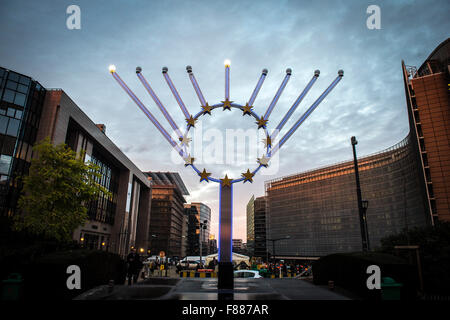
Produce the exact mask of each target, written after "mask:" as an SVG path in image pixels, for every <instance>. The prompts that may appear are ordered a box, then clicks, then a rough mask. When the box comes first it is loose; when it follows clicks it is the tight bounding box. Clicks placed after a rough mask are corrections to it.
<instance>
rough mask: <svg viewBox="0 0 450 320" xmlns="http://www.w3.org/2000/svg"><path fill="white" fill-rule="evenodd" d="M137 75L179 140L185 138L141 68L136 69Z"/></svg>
mask: <svg viewBox="0 0 450 320" xmlns="http://www.w3.org/2000/svg"><path fill="white" fill-rule="evenodd" d="M136 75H137V77H138V78H139V80H141V83H142V84H143V85H144V87H145V89H146V90H147V92H148V93H149V94H150V96H151V97H152V99H153V101H155V103H156V105H157V106H158V108H159V110H161V112H162V114H163V115H164V118H166V120H167V122H169V124H170V126H171V127H172V129H173V130H174V131H175V132H176V134H177V135H178V138H183V134H182V133H181V131H180V129H179V128H178V126H177V124H176V123H175V121H174V120H173V118H172V117H171V116H170V114H169V112H167V109H166V108H165V107H164V105H163V104H162V103H161V101H160V100H159V98H158V96H157V95H156V94H155V92H154V91H153V89H152V87H151V86H150V84H149V83H148V82H147V80H146V79H145V77H144V75H143V74H142V72H141V69H140V68H139V69H137V68H136Z"/></svg>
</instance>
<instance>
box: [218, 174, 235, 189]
mask: <svg viewBox="0 0 450 320" xmlns="http://www.w3.org/2000/svg"><path fill="white" fill-rule="evenodd" d="M232 180H233V179H230V178H228V175H225V178H223V179H220V182H221V183H222V187H231V181H232Z"/></svg>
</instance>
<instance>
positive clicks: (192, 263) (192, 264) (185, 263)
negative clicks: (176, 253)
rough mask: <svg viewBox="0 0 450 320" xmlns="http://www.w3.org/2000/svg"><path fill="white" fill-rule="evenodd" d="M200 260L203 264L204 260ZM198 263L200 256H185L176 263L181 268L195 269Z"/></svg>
mask: <svg viewBox="0 0 450 320" xmlns="http://www.w3.org/2000/svg"><path fill="white" fill-rule="evenodd" d="M202 261H203V265H204V264H205V260H204V259H202ZM199 263H200V258H197V259H195V258H193V257H185V258H184V259H183V260H180V261H179V262H178V264H177V265H179V266H180V267H181V270H195V269H197V266H198V264H199Z"/></svg>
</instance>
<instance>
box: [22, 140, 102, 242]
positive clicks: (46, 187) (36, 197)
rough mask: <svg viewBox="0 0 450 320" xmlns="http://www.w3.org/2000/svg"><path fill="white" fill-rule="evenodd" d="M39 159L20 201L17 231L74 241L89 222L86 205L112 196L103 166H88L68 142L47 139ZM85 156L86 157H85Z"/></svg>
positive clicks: (37, 147) (39, 146) (25, 179)
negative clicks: (102, 179) (103, 183)
mask: <svg viewBox="0 0 450 320" xmlns="http://www.w3.org/2000/svg"><path fill="white" fill-rule="evenodd" d="M33 150H34V151H35V152H37V155H38V156H37V157H36V158H35V159H33V160H32V162H31V167H30V172H29V175H28V176H25V177H23V183H24V189H23V194H22V196H21V197H20V199H19V203H18V206H19V209H20V211H21V214H20V215H18V216H17V217H16V218H15V221H14V228H15V230H17V231H20V230H26V231H28V232H30V233H32V234H36V235H41V236H44V237H45V238H50V239H55V240H57V241H61V242H66V241H70V240H71V237H72V234H73V231H74V230H75V229H76V228H77V227H79V226H81V225H83V224H84V223H85V221H86V219H87V208H86V206H85V205H86V204H87V203H88V202H89V201H91V200H93V199H95V198H96V197H98V196H99V195H104V196H106V197H110V196H111V193H110V192H109V191H108V190H107V189H106V188H104V187H102V186H101V185H100V184H99V183H98V182H97V181H100V180H99V179H100V176H101V175H100V173H99V167H98V166H96V165H95V164H93V163H91V162H87V163H85V162H84V161H83V160H82V159H83V158H84V157H83V156H80V157H77V154H76V153H75V152H74V151H73V150H72V149H70V148H69V147H68V146H67V145H65V144H64V143H62V144H59V145H57V146H53V145H52V144H51V142H50V140H49V139H48V138H47V139H45V140H43V141H42V142H40V143H39V144H36V145H35V146H34V147H33ZM82 155H83V154H82Z"/></svg>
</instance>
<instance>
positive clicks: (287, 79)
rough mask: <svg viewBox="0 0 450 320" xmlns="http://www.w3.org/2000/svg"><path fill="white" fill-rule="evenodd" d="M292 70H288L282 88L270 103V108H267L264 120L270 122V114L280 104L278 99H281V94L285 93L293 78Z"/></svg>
mask: <svg viewBox="0 0 450 320" xmlns="http://www.w3.org/2000/svg"><path fill="white" fill-rule="evenodd" d="M291 74H292V70H291V69H287V70H286V76H285V77H284V79H283V82H282V83H281V85H280V87H279V88H278V91H277V93H276V94H275V97H273V99H272V102H271V103H270V105H269V107H268V108H267V111H266V113H265V114H264V120H268V119H269V116H270V114H271V113H272V110H273V108H275V105H276V104H277V102H278V99H280V96H281V94H282V93H283V90H284V88H285V87H286V85H287V83H288V81H289V78H290V77H291Z"/></svg>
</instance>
